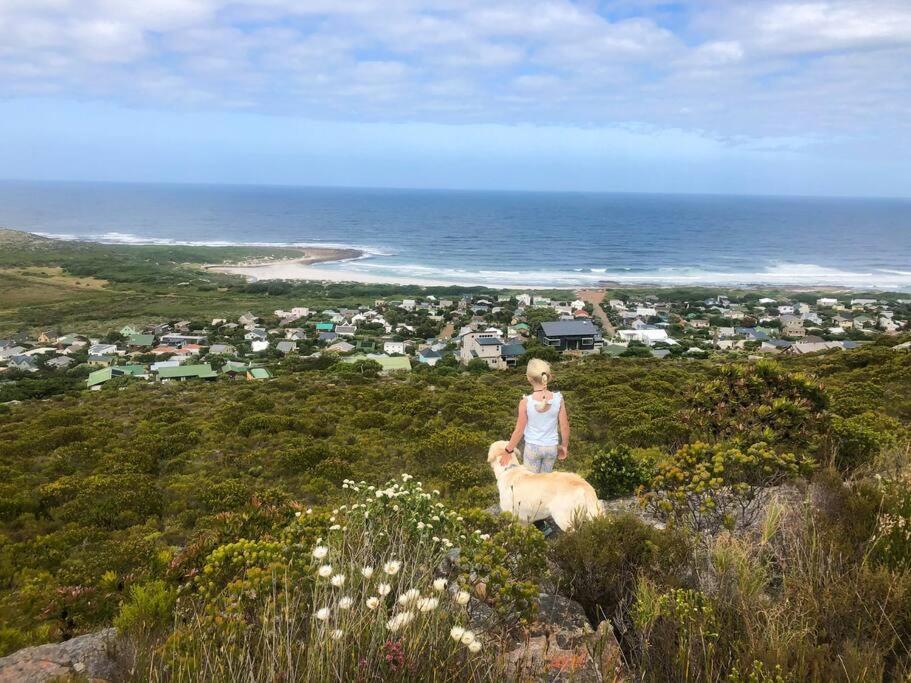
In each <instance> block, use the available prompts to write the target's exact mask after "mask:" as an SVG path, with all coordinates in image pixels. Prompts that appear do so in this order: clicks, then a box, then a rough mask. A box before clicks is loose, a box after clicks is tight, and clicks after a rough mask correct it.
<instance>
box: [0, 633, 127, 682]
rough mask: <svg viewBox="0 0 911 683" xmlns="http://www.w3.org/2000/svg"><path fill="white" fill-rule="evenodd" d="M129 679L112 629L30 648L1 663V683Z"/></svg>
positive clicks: (4, 659)
mask: <svg viewBox="0 0 911 683" xmlns="http://www.w3.org/2000/svg"><path fill="white" fill-rule="evenodd" d="M126 676H127V658H126V656H125V650H124V648H123V646H122V644H121V643H120V641H119V639H118V637H117V629H113V628H108V629H105V630H103V631H98V632H97V633H89V634H87V635H84V636H77V637H76V638H72V639H70V640H67V641H64V642H62V643H48V644H47V645H37V646H35V647H27V648H25V649H24V650H19V651H18V652H15V653H13V654H11V655H9V656H8V657H3V658H2V659H0V683H45V681H54V680H57V679H60V678H68V677H73V678H75V679H76V680H88V681H92V682H93V683H115V682H116V681H122V680H125V679H126Z"/></svg>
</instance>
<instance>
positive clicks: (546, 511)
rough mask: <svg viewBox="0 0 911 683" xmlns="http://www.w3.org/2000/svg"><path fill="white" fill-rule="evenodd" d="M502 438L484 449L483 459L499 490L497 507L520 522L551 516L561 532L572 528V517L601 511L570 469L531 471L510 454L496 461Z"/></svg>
mask: <svg viewBox="0 0 911 683" xmlns="http://www.w3.org/2000/svg"><path fill="white" fill-rule="evenodd" d="M506 443H507V442H506V441H495V442H494V443H492V444H491V445H490V450H489V451H488V452H487V462H489V463H490V466H491V468H492V469H493V473H494V476H496V478H497V488H498V489H499V490H500V509H501V510H502V511H503V512H511V513H512V514H514V515H515V516H516V517H518V518H519V519H520V520H521V521H523V522H536V521H538V520H539V519H546V518H547V517H553V519H554V522H556V523H557V526H558V527H560V529H561V530H562V531H566V530H567V529H569V528H570V527H572V525H573V522H574V521H575V520H576V519H588V518H591V517H598V516H600V515H601V514H602V511H601V505H600V503H598V495H597V494H596V493H595V489H593V488H592V486H591V484H589V483H588V482H587V481H585V480H584V479H583V478H582V477H580V476H579V475H578V474H575V473H573V472H546V473H541V474H538V473H535V472H532V471H530V470H528V469H526V468H525V467H523V466H522V465H520V464H519V462H518V460H516V455H515V453H513V454H512V455H511V457H510V460H509V463H508V464H506V465H501V464H500V459H501V457H502V456H503V455H504V454H505V453H506V448H505V447H506Z"/></svg>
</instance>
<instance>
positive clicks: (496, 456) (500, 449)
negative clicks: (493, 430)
mask: <svg viewBox="0 0 911 683" xmlns="http://www.w3.org/2000/svg"><path fill="white" fill-rule="evenodd" d="M507 443H509V442H508V441H494V442H493V443H492V444H490V448H489V449H488V450H487V462H488V463H489V464H490V466H491V467H492V468H493V471H494V472H495V473H499V472H500V471H501V470H502V469H503V468H504V467H505V466H508V465H511V464H516V465H518V464H519V461H518V460H516V452H515V451H513V452H512V453H507V452H506V444H507ZM504 456H508V457H509V462H507V463H506V465H505V466H504V465H503V464H502V463H501V461H502V459H503V457H504Z"/></svg>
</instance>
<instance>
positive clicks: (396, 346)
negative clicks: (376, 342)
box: [383, 341, 405, 355]
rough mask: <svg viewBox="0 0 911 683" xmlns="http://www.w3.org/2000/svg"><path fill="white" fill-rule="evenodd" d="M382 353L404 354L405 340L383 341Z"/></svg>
mask: <svg viewBox="0 0 911 683" xmlns="http://www.w3.org/2000/svg"><path fill="white" fill-rule="evenodd" d="M383 353H386V354H389V355H392V354H396V353H397V354H401V355H404V354H405V342H403V341H385V342H383Z"/></svg>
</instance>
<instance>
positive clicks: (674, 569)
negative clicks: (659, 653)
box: [550, 514, 690, 623]
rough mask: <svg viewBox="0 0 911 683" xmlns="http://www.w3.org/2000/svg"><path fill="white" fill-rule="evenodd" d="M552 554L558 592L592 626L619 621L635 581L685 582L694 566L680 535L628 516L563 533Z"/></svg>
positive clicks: (587, 524) (585, 525) (588, 523)
mask: <svg viewBox="0 0 911 683" xmlns="http://www.w3.org/2000/svg"><path fill="white" fill-rule="evenodd" d="M550 556H551V559H552V560H553V561H554V563H555V564H556V566H557V568H558V569H559V570H560V571H559V573H558V585H559V588H560V589H561V590H562V591H565V594H566V595H568V596H569V597H571V598H572V599H573V600H575V601H577V602H578V603H579V604H580V605H582V607H584V608H585V612H586V614H587V615H588V617H589V619H590V620H591V621H592V623H598V622H600V621H601V620H602V619H612V618H615V617H617V615H618V614H619V613H620V612H622V611H623V610H625V609H626V608H627V607H628V606H629V604H630V602H631V601H632V597H633V594H634V592H635V587H636V580H637V577H639V576H647V577H650V578H652V579H654V580H656V581H659V582H661V583H662V584H666V585H674V584H678V583H679V582H681V581H685V580H686V576H687V575H688V571H687V565H688V564H689V562H690V559H689V558H690V550H689V547H688V544H687V542H686V540H685V539H684V537H683V536H682V535H680V534H679V533H678V532H676V531H674V530H659V529H655V528H654V527H652V526H650V525H649V524H646V523H644V522H642V521H640V520H639V519H638V518H637V517H635V516H634V515H629V514H627V515H619V516H610V517H599V518H596V519H593V520H590V521H588V522H586V523H585V524H582V525H580V526H579V528H578V529H577V530H576V531H573V532H571V533H567V534H562V535H561V536H560V537H559V538H558V539H557V541H556V542H555V543H554V544H553V546H552V547H551V551H550Z"/></svg>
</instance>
